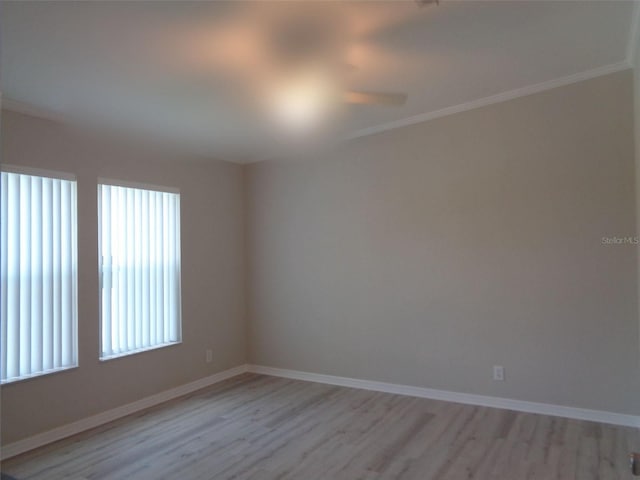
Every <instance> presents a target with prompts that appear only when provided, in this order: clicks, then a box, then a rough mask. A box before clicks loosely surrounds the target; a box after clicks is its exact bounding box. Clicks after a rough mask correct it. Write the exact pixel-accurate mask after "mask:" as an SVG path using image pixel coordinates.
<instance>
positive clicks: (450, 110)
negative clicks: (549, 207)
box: [344, 61, 632, 140]
mask: <svg viewBox="0 0 640 480" xmlns="http://www.w3.org/2000/svg"><path fill="white" fill-rule="evenodd" d="M629 68H632V65H631V64H630V63H629V62H627V61H623V62H618V63H613V64H610V65H604V66H602V67H598V68H594V69H591V70H587V71H584V72H580V73H575V74H573V75H567V76H565V77H560V78H555V79H553V80H548V81H546V82H541V83H536V84H534V85H528V86H526V87H521V88H515V89H513V90H508V91H506V92H502V93H498V94H496V95H491V96H489V97H484V98H479V99H477V100H471V101H469V102H464V103H461V104H458V105H453V106H451V107H445V108H442V109H440V110H434V111H431V112H427V113H421V114H419V115H415V116H413V117H408V118H403V119H400V120H395V121H393V122H389V123H383V124H381V125H375V126H373V127H369V128H365V129H362V130H358V131H356V132H353V133H351V134H349V135H347V136H346V137H344V139H345V140H352V139H354V138H359V137H366V136H368V135H373V134H374V133H380V132H384V131H386V130H393V129H396V128H400V127H407V126H409V125H414V124H416V123H422V122H426V121H428V120H433V119H435V118H440V117H445V116H447V115H453V114H455V113H460V112H466V111H467V110H473V109H475V108H480V107H485V106H487V105H492V104H494V103H500V102H506V101H507V100H513V99H515V98H519V97H526V96H527V95H532V94H534V93H539V92H543V91H545V90H551V89H552V88H557V87H564V86H565V85H570V84H572V83H577V82H582V81H583V80H589V79H591V78H596V77H600V76H603V75H609V74H611V73H615V72H620V71H622V70H627V69H629Z"/></svg>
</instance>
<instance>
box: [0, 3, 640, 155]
mask: <svg viewBox="0 0 640 480" xmlns="http://www.w3.org/2000/svg"><path fill="white" fill-rule="evenodd" d="M633 15H634V22H633V26H632V28H631V30H633V32H632V34H631V35H630V40H629V45H628V48H627V56H629V55H635V49H634V48H633V45H634V44H635V43H636V42H635V40H634V38H636V37H640V27H639V26H638V24H639V23H640V0H634V13H633ZM638 39H639V40H640V38H638ZM630 68H633V64H632V63H631V62H630V61H629V60H628V59H627V60H625V61H622V62H618V63H612V64H610V65H604V66H602V67H597V68H593V69H591V70H586V71H584V72H579V73H575V74H572V75H567V76H565V77H560V78H555V79H553V80H548V81H546V82H541V83H536V84H533V85H528V86H525V87H520V88H516V89H513V90H508V91H506V92H502V93H498V94H495V95H491V96H488V97H484V98H479V99H476V100H471V101H469V102H464V103H460V104H458V105H453V106H451V107H446V108H442V109H440V110H433V111H429V112H425V113H421V114H418V115H414V116H411V117H407V118H402V119H399V120H394V121H392V122H388V123H383V124H380V125H374V126H372V127H368V128H364V129H361V130H356V131H354V132H352V133H349V134H347V135H345V136H344V137H342V139H341V140H342V141H348V140H353V139H356V138H360V137H366V136H369V135H373V134H376V133H381V132H384V131H387V130H394V129H396V128H401V127H407V126H409V125H415V124H417V123H422V122H426V121H429V120H434V119H436V118H440V117H445V116H448V115H453V114H456V113H461V112H466V111H468V110H473V109H476V108H480V107H485V106H487V105H492V104H494V103H500V102H506V101H507V100H513V99H516V98H519V97H525V96H527V95H532V94H534V93H540V92H544V91H545V90H551V89H553V88H557V87H563V86H566V85H570V84H572V83H578V82H582V81H584V80H589V79H592V78H596V77H600V76H603V75H609V74H611V73H615V72H620V71H622V70H627V69H630ZM2 109H4V110H10V111H13V112H18V113H23V114H26V115H31V116H34V117H39V118H44V119H47V120H53V121H57V122H65V121H69V119H68V117H66V116H65V115H63V114H60V113H55V112H53V111H51V110H47V109H44V108H40V107H37V106H35V105H31V104H28V103H24V102H19V101H16V100H12V99H10V98H6V97H4V96H3V97H2ZM272 158H275V155H272V154H267V155H264V156H261V157H260V158H257V159H255V160H246V161H243V162H240V161H237V160H231V159H227V158H222V160H226V161H228V162H231V163H235V164H241V165H248V164H252V163H258V162H260V161H264V160H269V159H272Z"/></svg>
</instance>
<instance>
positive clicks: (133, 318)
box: [98, 184, 181, 359]
mask: <svg viewBox="0 0 640 480" xmlns="http://www.w3.org/2000/svg"><path fill="white" fill-rule="evenodd" d="M98 198H99V202H98V208H99V217H100V220H99V225H100V232H99V235H100V240H99V250H100V258H101V263H100V269H101V278H102V279H103V280H102V295H101V299H102V301H101V358H102V359H105V358H109V357H115V356H121V355H126V354H129V353H134V352H137V351H142V350H146V349H149V348H154V347H158V346H163V345H167V344H170V343H175V342H179V341H180V340H181V329H180V321H181V318H180V317H181V313H180V310H181V309H180V241H179V239H180V217H179V211H180V195H179V194H178V193H174V192H167V191H154V190H149V189H146V188H133V187H130V186H120V185H106V184H100V185H99V186H98Z"/></svg>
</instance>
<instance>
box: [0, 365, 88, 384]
mask: <svg viewBox="0 0 640 480" xmlns="http://www.w3.org/2000/svg"><path fill="white" fill-rule="evenodd" d="M76 368H78V365H77V364H76V365H71V366H69V367H61V368H56V369H53V370H47V371H45V372H38V373H34V374H31V375H25V376H23V377H15V378H9V379H7V380H2V381H1V382H0V385H2V386H3V387H6V386H7V385H13V384H16V383H22V382H26V381H28V380H35V379H37V378H41V377H46V376H48V375H54V374H56V373H61V372H68V371H69V370H75V369H76Z"/></svg>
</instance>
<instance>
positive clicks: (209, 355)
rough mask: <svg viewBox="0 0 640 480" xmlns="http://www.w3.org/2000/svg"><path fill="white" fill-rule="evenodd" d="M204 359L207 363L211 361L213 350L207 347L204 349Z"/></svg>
mask: <svg viewBox="0 0 640 480" xmlns="http://www.w3.org/2000/svg"><path fill="white" fill-rule="evenodd" d="M205 361H206V362H207V363H211V362H213V350H211V349H208V350H206V351H205Z"/></svg>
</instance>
